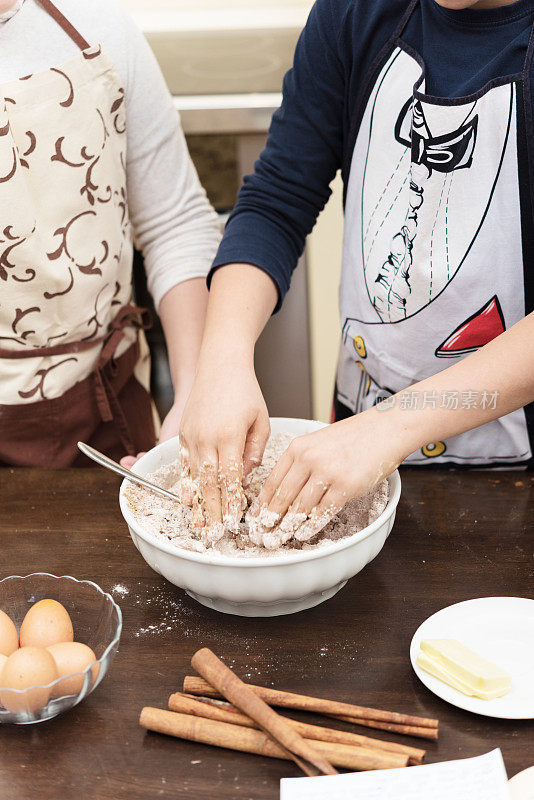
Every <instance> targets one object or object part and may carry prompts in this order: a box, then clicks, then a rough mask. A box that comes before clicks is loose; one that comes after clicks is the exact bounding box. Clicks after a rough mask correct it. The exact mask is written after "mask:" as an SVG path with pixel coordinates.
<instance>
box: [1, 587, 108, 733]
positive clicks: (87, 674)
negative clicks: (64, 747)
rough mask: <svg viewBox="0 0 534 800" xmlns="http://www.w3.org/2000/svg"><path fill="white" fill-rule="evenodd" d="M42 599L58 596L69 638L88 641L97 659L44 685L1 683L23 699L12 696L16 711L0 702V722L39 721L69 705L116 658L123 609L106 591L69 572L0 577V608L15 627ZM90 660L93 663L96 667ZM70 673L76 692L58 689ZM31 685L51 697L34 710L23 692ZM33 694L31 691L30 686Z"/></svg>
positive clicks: (98, 679)
mask: <svg viewBox="0 0 534 800" xmlns="http://www.w3.org/2000/svg"><path fill="white" fill-rule="evenodd" d="M46 598H51V599H53V600H57V601H58V602H60V603H62V604H63V605H64V606H65V608H66V609H67V611H68V612H69V614H70V618H71V620H72V625H73V627H74V641H75V642H83V644H86V645H88V646H89V647H90V648H91V649H92V650H93V651H94V653H95V655H96V658H97V661H96V662H93V664H90V665H89V666H88V667H87V668H86V669H85V670H84V671H83V672H80V673H73V675H68V676H63V677H62V678H58V679H57V680H56V681H54V682H53V683H51V684H47V685H46V686H43V687H35V686H32V687H30V688H28V689H5V688H4V687H2V686H1V685H0V692H1V693H2V694H3V695H4V697H5V696H6V695H7V696H9V695H19V696H20V698H23V701H22V702H20V700H19V698H16V700H17V702H16V705H18V706H20V710H18V711H16V712H11V711H8V710H7V708H5V707H4V706H3V705H1V704H0V723H2V722H11V723H16V724H19V725H28V724H31V723H34V722H44V721H45V720H47V719H52V717H56V716H57V715H58V714H61V713H62V712H63V711H67V710H68V709H69V708H73V706H75V705H77V704H78V703H80V702H81V701H82V700H83V699H84V698H85V697H87V695H88V694H90V693H91V692H92V691H93V689H96V687H97V686H98V685H99V684H100V683H101V682H102V681H103V679H104V676H105V675H106V673H107V672H108V670H109V667H110V665H111V662H112V661H113V659H114V658H115V654H116V652H117V648H118V646H119V639H120V635H121V630H122V613H121V610H120V608H119V606H118V605H117V603H116V602H115V601H114V600H113V598H112V597H111V595H109V594H106V593H105V592H103V591H102V589H101V588H100V587H99V586H97V585H96V583H93V582H92V581H81V580H77V579H76V578H71V577H70V576H69V575H62V576H61V577H58V576H56V575H50V574H48V573H46V572H36V573H33V574H32V575H25V576H21V575H11V576H10V577H9V578H4V579H3V580H0V609H2V611H4V612H5V613H6V614H7V615H8V616H9V617H11V619H12V620H13V622H14V623H15V626H16V628H17V630H19V629H20V626H21V623H22V620H23V619H24V617H25V615H26V612H27V611H28V610H29V608H30V607H31V606H32V605H33V604H34V603H37V602H38V601H39V600H44V599H46ZM95 664H97V665H98V671H97V670H96V669H95ZM71 677H79V678H80V684H81V688H80V690H79V691H78V693H77V694H66V693H64V694H63V692H62V691H61V684H62V681H66V680H67V678H69V679H70V678H71ZM36 688H37V689H43V690H45V694H46V693H47V692H48V690H50V694H51V695H53V697H52V698H51V699H50V700H49V701H48V703H47V704H46V705H45V706H44V707H43V708H41V709H40V710H39V711H37V712H34V711H32V710H31V705H32V703H31V698H30V696H29V694H28V693H29V692H32V690H35V689H36ZM4 693H6V694H4ZM33 695H34V696H35V691H33ZM9 705H12V703H9Z"/></svg>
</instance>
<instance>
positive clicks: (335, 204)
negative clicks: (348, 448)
mask: <svg viewBox="0 0 534 800" xmlns="http://www.w3.org/2000/svg"><path fill="white" fill-rule="evenodd" d="M331 188H332V191H333V194H332V197H331V198H330V200H329V202H328V204H327V206H326V208H325V210H324V211H323V213H322V214H321V216H320V217H319V220H318V222H317V225H316V226H315V228H314V230H313V233H312V234H311V236H310V237H309V239H308V244H307V250H306V256H307V262H308V281H309V288H308V291H309V307H310V347H311V365H312V407H313V417H314V419H319V420H322V421H323V422H329V421H330V411H331V408H332V398H333V391H334V380H335V374H336V364H337V355H338V348H339V341H340V322H339V310H338V290H339V279H340V275H341V254H342V247H343V210H342V206H343V186H342V182H341V177H340V176H339V175H338V177H337V178H336V180H335V181H334V182H333V184H332V186H331Z"/></svg>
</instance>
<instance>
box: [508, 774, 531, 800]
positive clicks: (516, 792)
mask: <svg viewBox="0 0 534 800" xmlns="http://www.w3.org/2000/svg"><path fill="white" fill-rule="evenodd" d="M508 785H509V787H510V794H511V795H512V800H534V767H529V768H528V769H524V770H523V772H519V773H518V774H517V775H514V777H513V778H510V780H509V781H508Z"/></svg>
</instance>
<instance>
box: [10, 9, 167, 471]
mask: <svg viewBox="0 0 534 800" xmlns="http://www.w3.org/2000/svg"><path fill="white" fill-rule="evenodd" d="M39 2H40V3H41V5H42V6H43V7H44V8H45V10H46V11H47V12H48V13H49V14H51V16H52V17H53V18H54V19H55V20H56V21H57V23H58V24H59V25H60V26H61V27H62V28H63V29H64V30H65V32H66V33H67V34H68V35H69V36H70V37H71V38H72V39H73V40H74V42H75V43H76V44H77V45H78V46H79V47H80V50H81V54H80V55H79V56H78V57H76V58H74V59H72V60H71V61H69V62H68V63H66V64H65V65H63V66H61V67H60V68H51V69H50V70H47V71H45V72H42V73H38V74H35V75H29V76H27V77H24V78H21V79H19V80H17V81H13V82H10V83H8V84H4V85H3V86H1V87H0V208H1V209H2V216H1V222H0V292H1V294H0V298H1V301H0V462H3V463H16V464H19V463H20V464H29V465H31V464H37V463H40V462H41V456H42V453H43V450H46V451H47V454H48V455H50V444H51V443H50V441H47V436H49V437H52V438H53V439H54V441H55V439H56V438H57V437H58V436H59V437H60V439H61V442H60V446H59V449H58V452H57V463H56V466H68V465H69V464H71V463H74V462H75V461H76V449H75V443H76V440H75V437H76V436H79V434H80V433H81V431H80V430H77V425H76V424H74V420H71V422H72V423H73V424H72V425H71V426H70V428H69V431H68V432H67V430H63V429H62V427H61V424H60V425H59V427H58V425H57V423H56V424H54V426H53V428H54V430H53V431H52V430H46V427H45V429H43V426H42V424H39V425H36V426H35V430H34V431H33V435H32V436H30V435H29V434H28V433H27V429H28V428H31V427H33V425H32V421H33V420H34V419H40V420H42V419H43V418H44V417H48V416H50V414H51V409H52V408H54V413H55V414H56V413H58V414H59V416H60V417H63V416H64V414H65V412H66V409H65V408H64V407H62V406H63V405H64V404H62V403H61V402H60V401H61V400H62V399H63V400H65V399H66V396H67V394H68V393H69V392H72V390H74V389H76V393H77V404H78V407H77V409H76V410H75V411H73V410H72V409H71V408H70V406H69V413H70V414H71V416H72V414H74V418H75V419H77V420H78V421H79V422H80V424H81V425H82V428H83V432H84V434H85V435H86V437H88V438H89V439H92V441H93V443H94V442H95V441H98V442H99V443H100V444H102V443H104V444H105V445H106V446H107V450H108V452H110V454H111V452H112V453H113V454H114V455H115V456H116V457H118V456H120V455H121V454H124V453H125V452H126V451H127V452H130V453H133V452H135V451H136V450H138V449H140V448H141V447H142V448H143V449H144V448H146V447H149V446H151V445H152V444H153V443H154V438H155V434H154V428H153V422H152V412H151V405H150V400H149V395H148V385H149V368H150V365H149V359H148V348H147V345H146V340H145V338H144V335H143V334H142V331H140V328H141V327H142V325H141V323H140V321H139V314H138V313H137V310H136V309H134V308H133V307H132V306H131V305H130V300H131V274H132V237H131V230H130V221H129V215H128V205H127V195H126V169H125V164H126V131H125V108H124V106H125V103H124V89H123V88H122V86H121V80H120V77H119V75H118V74H117V72H116V70H115V68H114V66H113V64H112V63H111V61H110V60H109V59H108V58H107V56H106V55H105V54H104V53H103V52H102V51H101V49H100V48H99V47H90V46H89V44H88V43H87V42H86V41H85V40H84V39H83V37H81V36H80V34H79V33H78V32H77V31H76V30H75V29H74V28H73V27H72V26H71V24H70V23H69V22H68V20H66V19H65V18H64V17H63V15H62V14H61V13H60V12H59V11H58V10H57V9H56V8H55V6H53V4H52V3H51V2H49V0H39ZM126 356H127V357H126ZM119 362H120V364H121V365H122V368H121V369H119V370H117V363H119ZM126 365H128V366H126ZM118 372H120V373H121V374H120V380H119V381H118V383H116V385H114V380H115V379H117V374H118ZM134 372H135V375H134ZM127 373H128V374H127ZM132 381H133V383H132ZM139 381H140V382H141V385H139ZM136 384H137V385H136ZM76 387H77V388H76ZM140 390H142V391H140ZM121 392H123V393H124V392H126V393H127V394H134V395H135V396H136V403H135V404H134V406H135V407H134V408H129V407H128V409H127V410H126V411H125V409H124V408H123V407H122V406H123V405H124V403H123V402H122V401H121V398H120V396H119V395H120V394H121ZM50 403H52V406H51V405H50ZM127 405H128V404H127ZM89 406H91V409H89ZM95 408H96V409H97V410H98V415H97V416H95V415H94V413H92V412H94V410H95ZM88 419H93V423H94V425H93V427H92V428H91V430H87V422H88ZM17 421H19V422H20V426H22V425H24V426H25V431H24V432H21V431H20V430H19V431H18V432H17V433H16V434H14V433H13V431H12V427H13V424H16V422H17ZM59 422H61V419H60V420H59ZM82 423H83V424H82ZM102 426H104V428H105V436H104V437H103V438H102V436H101V435H100V434H99V429H100V428H101V427H102ZM106 426H107V427H106ZM71 428H72V430H71ZM100 433H101V431H100ZM69 435H70V437H71V438H69ZM21 436H22V438H24V439H26V440H27V441H26V446H25V448H24V453H22V454H20V452H19V449H18V448H17V444H18V443H19V439H20V437H21ZM72 437H74V440H72V441H71V439H72ZM44 463H50V462H49V461H48V460H46V461H45V462H44ZM52 466H54V464H52Z"/></svg>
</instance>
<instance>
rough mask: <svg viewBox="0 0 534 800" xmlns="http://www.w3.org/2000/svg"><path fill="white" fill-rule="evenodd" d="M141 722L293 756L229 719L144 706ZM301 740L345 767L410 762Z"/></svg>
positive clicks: (183, 735) (220, 743)
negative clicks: (208, 717) (209, 717)
mask: <svg viewBox="0 0 534 800" xmlns="http://www.w3.org/2000/svg"><path fill="white" fill-rule="evenodd" d="M139 724H140V725H141V727H142V728H146V729H147V730H150V731H156V732H157V733H164V734H167V735H168V736H176V737H178V738H179V739H187V740H189V741H192V742H201V743H203V744H210V745H214V746H215V747H224V748H227V749H229V750H239V751H241V752H244V753H256V754H257V755H262V756H268V757H269V758H282V759H284V760H286V761H288V760H291V759H292V755H291V754H290V753H289V752H288V751H287V750H286V749H285V748H284V747H282V746H280V745H279V744H277V743H276V742H274V741H273V740H272V739H271V738H270V737H269V736H268V735H267V734H266V733H264V732H263V731H258V730H253V729H252V728H246V727H244V726H241V725H231V724H228V723H226V722H216V721H214V720H211V719H203V718H201V717H194V716H192V715H190V714H178V713H176V712H175V711H165V710H163V709H159V708H150V707H146V708H143V710H142V711H141V716H140V718H139ZM302 741H303V742H304V743H305V746H306V747H308V748H310V749H312V748H313V751H314V752H316V753H317V754H318V755H319V756H320V757H321V758H322V759H324V760H325V761H326V760H328V761H330V762H331V763H334V764H336V766H338V767H342V768H344V769H350V770H371V769H396V768H398V767H405V766H406V765H407V763H408V757H407V756H404V755H402V754H400V753H385V752H384V753H382V752H379V751H374V750H366V749H364V748H363V747H362V748H358V747H349V746H348V745H343V744H332V743H329V742H317V741H308V740H307V739H303V740H302Z"/></svg>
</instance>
